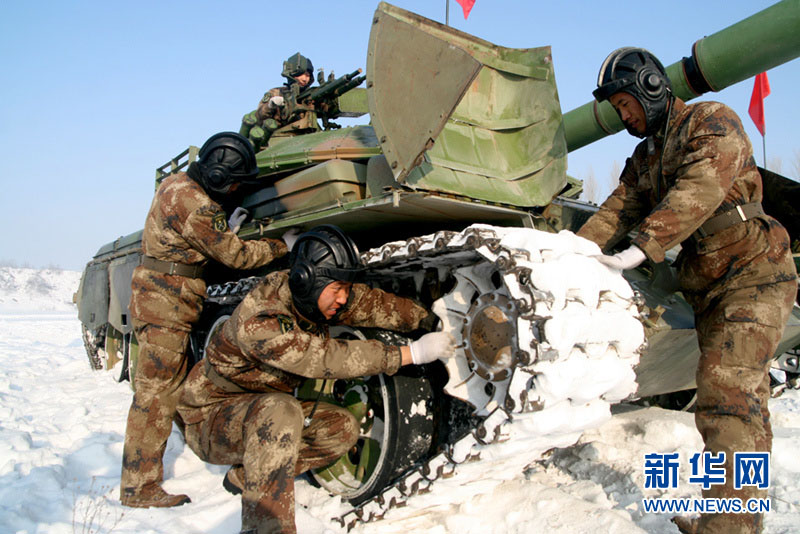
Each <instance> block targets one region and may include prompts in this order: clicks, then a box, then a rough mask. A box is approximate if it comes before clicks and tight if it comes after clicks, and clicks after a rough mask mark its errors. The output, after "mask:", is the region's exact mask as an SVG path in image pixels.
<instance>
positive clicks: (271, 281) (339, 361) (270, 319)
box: [180, 271, 428, 423]
mask: <svg viewBox="0 0 800 534" xmlns="http://www.w3.org/2000/svg"><path fill="white" fill-rule="evenodd" d="M427 315H428V312H427V310H425V309H424V308H422V307H421V306H418V305H417V304H415V303H414V302H413V301H411V300H409V299H406V298H402V297H398V296H396V295H392V294H390V293H386V292H384V291H382V290H380V289H370V288H369V287H368V286H366V285H363V284H354V285H353V287H352V290H351V291H350V298H349V300H348V302H347V305H346V306H345V308H344V310H343V311H342V312H341V313H340V315H339V316H338V317H337V323H338V324H344V325H349V326H354V327H378V328H385V329H390V330H398V331H410V330H413V329H415V328H417V327H418V326H419V322H420V320H422V319H423V318H425V317H426V316H427ZM206 358H207V360H208V363H209V364H210V365H211V366H213V369H214V371H215V372H216V373H217V374H218V375H219V376H221V377H222V378H223V379H225V380H227V381H229V382H231V383H233V384H235V385H236V386H238V387H239V388H242V389H244V390H247V391H254V392H275V391H282V392H287V393H289V392H292V391H293V390H294V388H295V387H297V386H298V385H299V384H300V383H301V382H302V381H303V379H304V377H305V378H353V377H359V376H369V375H375V374H378V373H387V374H394V373H396V372H397V370H398V369H399V368H400V365H401V357H400V349H399V348H398V347H396V346H390V345H385V344H383V343H381V342H380V341H376V340H345V339H333V338H331V336H330V334H329V333H328V328H327V326H326V325H319V324H314V323H311V322H309V321H307V320H305V319H304V318H303V317H302V316H300V315H299V314H298V313H297V311H296V310H295V308H294V305H293V304H292V295H291V292H290V290H289V276H288V272H287V271H278V272H274V273H271V274H269V275H267V277H266V278H265V279H264V281H262V282H261V283H260V284H259V285H258V286H256V287H255V288H254V289H253V290H252V291H251V292H250V293H249V294H248V295H247V296H246V297H245V298H244V300H243V301H242V302H241V303H240V304H239V306H237V307H236V309H235V310H234V312H233V314H232V315H231V317H230V319H228V320H227V321H226V322H225V324H224V325H223V327H222V329H221V330H219V331H218V332H217V333H216V334H215V335H214V336H213V337H212V339H211V341H210V343H209V345H208V348H207V350H206ZM204 366H205V361H201V362H199V363H198V364H197V365H195V367H194V368H193V369H192V371H191V373H190V374H189V377H188V378H187V381H186V384H185V387H184V392H183V396H182V398H181V402H180V406H181V408H180V409H181V414H182V416H183V417H184V420H185V421H186V422H187V423H192V422H197V421H199V420H200V419H202V418H203V412H204V410H203V408H204V407H209V408H210V406H211V405H213V404H214V403H215V402H218V401H221V400H224V399H226V398H229V397H230V396H231V395H236V394H237V393H235V392H233V393H231V392H226V391H225V390H223V389H222V388H220V387H219V386H217V385H215V384H214V383H212V382H211V381H210V380H209V379H208V378H207V377H206V374H205V367H204Z"/></svg>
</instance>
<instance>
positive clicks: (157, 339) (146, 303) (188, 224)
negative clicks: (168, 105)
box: [120, 132, 296, 508]
mask: <svg viewBox="0 0 800 534" xmlns="http://www.w3.org/2000/svg"><path fill="white" fill-rule="evenodd" d="M257 174H258V167H257V166H256V160H255V154H254V153H253V149H252V147H251V146H250V144H249V143H248V142H247V140H246V139H244V138H243V137H242V136H240V135H239V134H236V133H232V132H223V133H219V134H216V135H213V136H212V137H211V138H209V139H208V141H206V142H205V144H204V145H203V147H202V148H201V149H200V153H199V158H198V161H197V162H194V163H192V164H191V165H189V169H188V172H186V173H183V172H181V173H177V174H175V175H172V176H169V177H167V178H166V179H165V180H164V181H163V182H162V183H161V185H160V186H159V188H158V191H157V192H156V195H155V198H154V199H153V204H152V206H151V207H150V212H149V213H148V214H147V220H146V221H145V226H144V233H143V235H142V252H143V256H142V262H141V265H139V266H138V267H136V269H135V270H134V272H133V279H132V282H131V287H132V296H131V303H130V314H131V317H132V318H133V327H134V330H135V332H136V339H137V340H138V342H139V359H138V362H137V365H136V383H135V386H136V392H135V393H134V395H133V402H132V403H131V407H130V411H129V414H128V423H127V428H126V430H125V446H124V449H123V453H122V480H121V488H120V499H121V501H122V504H124V505H125V506H133V507H137V508H147V507H150V506H156V507H168V506H178V505H180V504H184V503H187V502H189V498H188V497H187V496H186V495H170V494H168V493H166V492H165V491H164V490H163V489H162V488H161V482H162V480H163V465H162V456H163V454H164V449H165V448H166V444H167V439H168V437H169V434H170V432H171V429H172V419H173V417H174V415H175V404H176V402H177V400H178V396H179V393H180V389H181V386H182V384H183V381H184V378H185V376H186V372H187V367H188V364H187V355H186V349H187V346H188V343H189V331H190V330H191V329H192V325H193V324H194V323H195V322H196V321H197V319H198V318H199V317H200V312H201V310H202V308H203V299H204V297H205V294H206V284H205V282H204V281H203V269H204V267H205V265H206V263H207V262H208V261H209V260H210V259H213V260H216V261H218V262H220V263H222V264H225V265H227V266H228V267H231V268H234V269H253V268H256V267H260V266H262V265H266V264H268V263H269V262H271V261H272V260H273V259H275V258H278V257H280V256H283V255H285V254H286V253H287V252H288V248H287V244H285V243H284V242H283V241H280V240H276V239H263V240H260V241H242V240H241V239H239V238H238V237H237V236H236V234H235V233H234V232H233V231H231V230H230V229H229V228H228V222H227V221H226V214H225V212H224V211H223V209H222V208H221V207H220V203H221V202H223V201H224V199H225V198H226V196H228V195H229V194H230V193H231V192H232V191H233V190H234V189H236V188H237V187H238V186H239V184H240V183H243V182H247V181H249V180H252V179H254V178H255V177H256V176H257ZM238 222H241V221H238ZM287 234H288V235H286V236H285V239H286V240H287V243H289V242H290V241H291V240H293V239H294V238H296V235H295V234H293V233H289V232H287Z"/></svg>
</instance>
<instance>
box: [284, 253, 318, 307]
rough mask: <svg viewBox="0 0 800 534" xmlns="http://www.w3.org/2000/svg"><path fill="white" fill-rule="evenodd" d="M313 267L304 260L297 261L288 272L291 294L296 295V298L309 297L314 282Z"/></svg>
mask: <svg viewBox="0 0 800 534" xmlns="http://www.w3.org/2000/svg"><path fill="white" fill-rule="evenodd" d="M316 278H317V277H316V274H315V271H314V266H313V265H311V264H309V263H308V262H306V261H305V260H304V259H298V261H295V262H294V264H293V265H292V268H291V270H290V271H289V284H290V285H291V287H292V293H293V294H294V293H297V297H300V298H305V297H308V296H310V295H311V293H312V291H313V289H314V282H315V281H316Z"/></svg>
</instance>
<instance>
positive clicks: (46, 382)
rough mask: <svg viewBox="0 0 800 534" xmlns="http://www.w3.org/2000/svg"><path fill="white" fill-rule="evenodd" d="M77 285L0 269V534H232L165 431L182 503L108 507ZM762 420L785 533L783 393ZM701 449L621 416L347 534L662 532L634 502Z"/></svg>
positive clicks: (331, 505)
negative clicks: (648, 459) (657, 476)
mask: <svg viewBox="0 0 800 534" xmlns="http://www.w3.org/2000/svg"><path fill="white" fill-rule="evenodd" d="M78 279H79V273H75V272H69V271H53V270H49V271H36V270H30V269H11V268H7V267H3V268H0V533H7V532H8V533H27V534H33V533H89V532H103V533H106V532H115V533H126V534H127V533H131V534H133V533H137V534H141V533H157V534H161V533H163V534H167V533H169V534H173V533H175V532H180V533H210V534H230V533H236V532H238V529H239V513H240V504H239V499H238V497H234V496H232V495H229V494H228V493H227V492H225V490H224V489H223V488H222V484H221V482H222V477H223V475H224V473H225V470H226V468H225V467H224V466H214V465H207V464H204V463H203V462H201V461H200V460H198V459H197V458H196V457H195V456H194V454H193V453H192V452H191V450H189V449H188V448H187V447H186V445H185V444H184V443H183V441H182V439H181V437H180V434H179V433H178V432H177V431H175V432H173V434H172V436H171V438H170V442H169V446H168V450H167V454H166V459H165V465H166V478H167V480H166V483H165V487H166V489H167V490H168V491H172V492H181V493H187V494H189V495H190V496H191V497H192V503H191V504H188V505H186V506H182V507H180V508H175V509H167V510H141V509H128V508H123V507H122V506H121V505H120V504H119V501H118V485H119V472H120V458H121V455H122V440H123V436H124V432H125V418H126V415H127V410H128V406H129V403H130V396H131V392H130V389H129V387H128V384H127V383H123V384H119V383H115V382H114V381H113V380H112V377H111V375H110V374H109V373H105V372H92V371H90V369H89V364H88V362H87V359H86V355H85V353H84V351H83V346H82V342H81V336H80V324H79V322H78V320H77V318H76V315H77V313H76V310H75V307H74V305H73V304H72V294H73V292H74V291H76V289H77V286H78ZM770 408H771V410H772V413H773V418H772V421H773V426H774V431H775V444H774V449H773V456H772V462H771V466H770V469H771V487H770V490H769V493H770V497H771V500H772V508H773V510H772V512H770V513H769V514H767V518H766V532H768V533H771V534H777V533H789V532H797V531H798V528H800V527H798V522H799V520H798V517H800V497H798V489H800V476H798V475H800V463H798V462H797V457H798V452H800V447H799V446H798V444H800V394H799V393H798V392H796V391H790V392H788V393H786V394H784V395H783V396H782V397H781V398H779V399H774V400H773V401H772V402H771V404H770ZM701 449H702V442H701V440H700V436H699V434H698V433H697V432H696V430H695V428H694V422H693V418H692V415H691V414H688V413H681V412H669V411H665V410H661V409H657V408H640V407H635V406H627V405H620V406H618V407H616V409H615V415H614V416H613V417H612V418H611V419H610V420H609V421H608V422H607V423H606V424H604V425H603V426H601V427H600V428H596V429H592V430H588V431H586V432H585V433H584V435H583V437H582V438H581V439H580V441H579V442H578V443H577V444H575V445H573V446H571V447H568V448H565V449H561V450H558V451H556V452H555V453H553V454H552V455H551V456H550V457H549V458H548V459H547V460H545V461H542V462H535V463H532V464H531V465H529V466H528V467H527V468H520V467H519V465H517V464H518V462H513V461H510V460H508V461H507V460H503V459H500V460H496V461H492V462H491V464H489V463H488V460H486V461H482V462H474V463H468V464H464V465H463V466H461V467H460V468H459V471H458V472H457V474H456V476H454V477H452V478H448V479H442V480H439V481H437V482H436V483H435V484H434V486H433V488H432V490H431V491H430V492H429V493H427V494H425V495H420V496H416V497H414V498H412V499H411V501H410V502H409V504H408V505H407V506H405V507H404V508H399V509H395V510H392V511H391V512H390V513H389V514H387V517H386V518H385V519H384V520H382V521H378V522H374V523H370V524H367V525H359V526H357V527H356V528H355V529H353V532H357V533H381V534H388V533H407V532H429V533H433V534H445V533H451V532H452V533H458V534H470V533H475V534H478V533H480V534H486V533H498V534H499V533H526V534H527V533H538V532H542V533H565V534H566V533H570V534H575V533H587V534H589V533H591V534H597V533H599V532H619V533H635V532H651V533H668V532H673V533H674V532H677V529H675V528H674V527H673V526H672V524H671V523H670V522H669V517H670V516H669V515H668V514H661V515H658V514H648V513H644V511H643V510H642V499H643V497H652V496H669V497H697V496H699V489H698V487H697V486H696V485H692V484H688V482H687V477H688V473H687V472H686V471H687V470H688V466H685V464H688V461H687V459H688V457H689V456H690V455H691V454H693V453H695V452H698V451H700V450H701ZM652 452H679V453H681V459H682V462H683V463H682V468H681V481H680V483H679V484H678V488H677V489H672V490H668V491H655V490H643V489H642V488H643V486H644V479H645V477H644V472H643V468H644V465H643V464H644V459H643V456H644V454H647V453H652ZM489 465H490V468H487V466H489ZM297 502H298V506H297V524H298V530H299V532H301V533H308V534H322V533H325V532H331V533H337V534H338V533H339V532H343V529H341V528H340V527H339V526H338V524H337V523H335V522H333V521H331V520H330V518H331V517H332V516H335V515H338V514H340V513H342V512H343V511H345V510H346V507H345V506H343V505H342V503H341V502H340V501H339V499H337V498H333V497H330V496H328V495H327V494H326V493H325V492H324V491H323V490H320V489H317V488H314V487H312V486H311V485H310V484H308V483H307V482H306V481H305V480H304V479H302V478H301V479H299V480H298V483H297Z"/></svg>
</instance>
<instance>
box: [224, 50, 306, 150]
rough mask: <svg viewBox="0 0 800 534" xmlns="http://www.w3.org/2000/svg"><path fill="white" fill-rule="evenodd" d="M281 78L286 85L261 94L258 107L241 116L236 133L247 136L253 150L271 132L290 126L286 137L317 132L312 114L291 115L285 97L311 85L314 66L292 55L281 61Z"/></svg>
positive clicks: (266, 139)
mask: <svg viewBox="0 0 800 534" xmlns="http://www.w3.org/2000/svg"><path fill="white" fill-rule="evenodd" d="M281 76H283V77H284V78H286V83H284V84H283V85H282V86H280V87H275V88H272V89H270V90H269V91H267V92H266V93H264V97H263V98H262V99H261V101H260V102H259V103H258V108H257V109H256V110H255V111H254V112H252V113H248V114H247V115H245V116H244V119H243V120H242V130H240V133H242V134H243V135H247V136H248V138H249V139H250V141H251V142H252V143H253V144H254V145H255V146H256V148H259V147H263V146H266V144H267V142H268V141H269V138H270V136H271V135H272V133H273V132H274V131H275V130H277V129H278V128H282V127H284V126H287V125H289V124H291V129H290V131H289V132H287V133H288V134H290V135H300V134H305V133H310V132H314V131H317V130H319V125H318V124H317V121H316V118H315V116H314V115H313V113H309V112H300V113H291V111H292V110H290V109H288V107H287V104H288V103H289V100H290V98H289V94H290V93H291V92H292V91H293V90H294V91H302V90H303V89H305V88H307V87H310V86H311V84H312V83H313V82H314V65H313V64H312V63H311V60H310V59H308V58H307V57H305V56H303V55H302V54H300V52H298V53H296V54H294V55H293V56H291V57H290V58H289V59H287V60H286V61H284V62H283V71H282V72H281Z"/></svg>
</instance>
